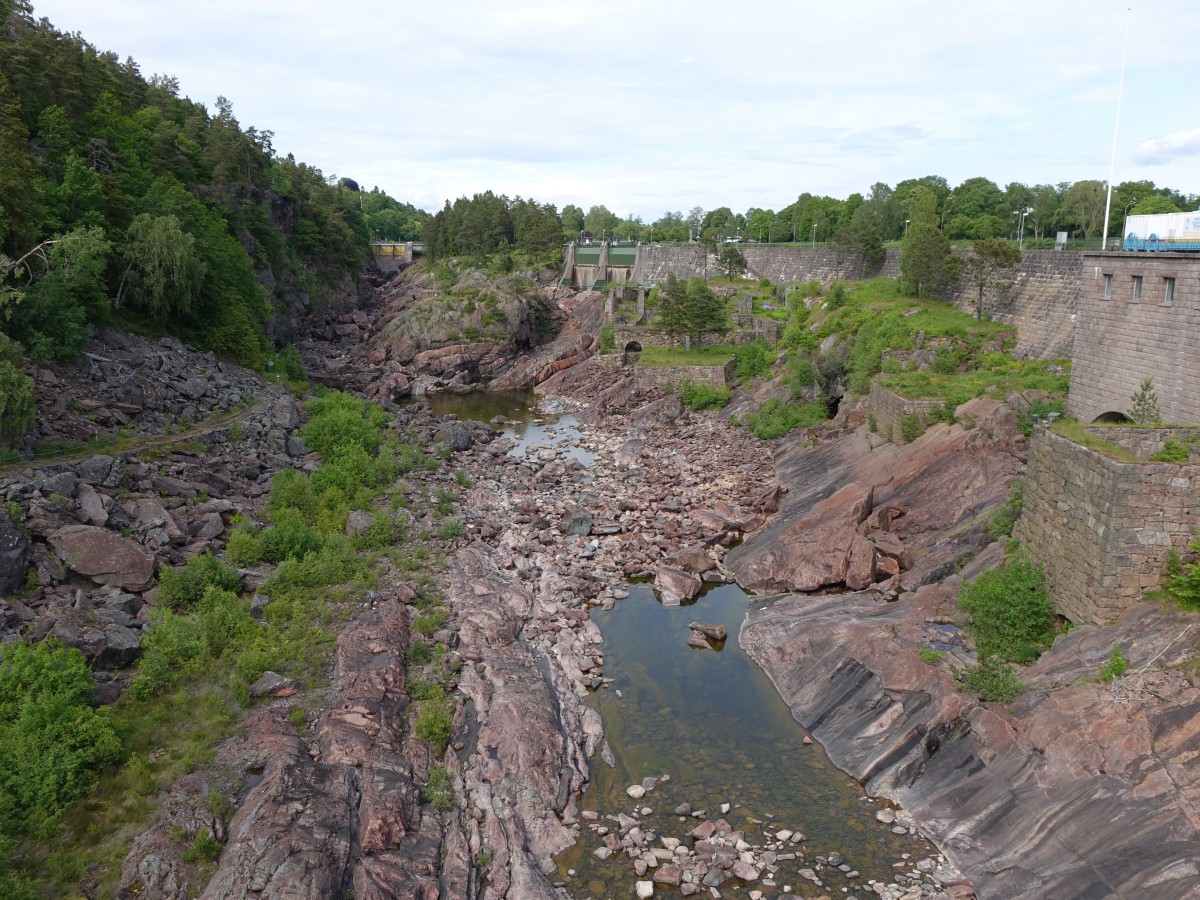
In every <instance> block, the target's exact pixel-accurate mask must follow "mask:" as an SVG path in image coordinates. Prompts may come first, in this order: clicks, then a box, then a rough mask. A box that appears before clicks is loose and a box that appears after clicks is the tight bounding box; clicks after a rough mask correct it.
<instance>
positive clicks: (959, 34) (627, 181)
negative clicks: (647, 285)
mask: <svg viewBox="0 0 1200 900" xmlns="http://www.w3.org/2000/svg"><path fill="white" fill-rule="evenodd" d="M33 2H34V6H35V15H39V16H41V15H45V16H48V17H49V18H50V19H51V20H52V21H53V22H54V23H55V24H56V25H57V26H58V27H59V28H61V29H63V30H69V31H80V32H81V33H82V34H83V35H84V37H85V38H86V39H88V40H89V41H91V42H92V43H94V44H96V45H97V46H98V47H99V48H100V49H102V50H113V51H115V52H116V53H117V54H118V55H119V56H120V57H122V58H124V57H125V56H126V55H131V56H133V57H134V59H136V60H137V61H138V62H139V64H140V65H141V67H142V71H143V72H146V73H151V72H163V73H169V74H174V75H177V76H178V77H179V79H180V82H181V90H182V92H183V93H184V94H186V95H188V96H190V97H192V98H193V99H197V100H201V101H202V102H205V103H207V104H208V105H209V106H210V108H211V106H212V103H213V101H214V100H215V98H216V97H217V95H218V94H221V95H224V96H226V97H228V98H229V99H230V100H231V101H232V102H233V105H234V111H235V114H236V115H237V116H238V119H239V120H240V121H241V122H242V124H243V125H254V126H255V127H257V128H259V129H269V130H271V131H273V132H275V142H274V145H275V148H276V150H277V151H278V152H280V153H288V152H291V153H294V154H295V155H296V157H297V158H298V159H301V160H303V161H305V162H307V163H309V164H310V165H313V166H316V167H317V168H320V169H321V170H322V171H324V172H326V173H327V174H328V173H337V174H339V175H346V176H349V177H353V178H355V179H356V180H358V181H359V182H360V183H362V184H364V185H368V186H372V185H378V186H379V187H381V188H383V189H384V190H387V191H388V192H389V193H391V194H392V195H393V196H395V197H397V198H399V199H402V200H407V201H410V202H413V203H417V204H419V205H421V206H424V207H426V208H437V207H440V206H441V203H442V201H443V200H444V199H446V198H451V199H453V198H454V197H457V196H459V195H461V194H470V193H472V192H475V191H480V190H485V189H491V190H494V191H497V192H500V193H505V194H508V195H510V196H512V195H516V194H520V195H522V196H532V197H535V198H537V199H538V200H541V201H544V202H545V201H548V202H553V203H556V204H558V205H559V206H560V207H561V206H562V205H564V204H566V203H576V204H579V205H583V206H587V205H590V204H592V203H604V204H605V205H607V206H608V207H609V208H610V209H614V210H615V209H622V210H631V211H634V212H635V213H637V214H640V215H642V216H643V217H646V218H654V217H657V216H658V215H660V214H661V213H662V212H663V211H664V210H666V209H683V210H687V209H689V208H691V207H692V206H696V205H700V206H703V207H705V208H712V207H717V206H729V207H731V208H734V209H737V210H744V209H745V208H747V207H748V206H751V205H754V206H765V207H771V208H775V209H778V208H780V207H782V206H785V205H787V204H788V203H790V202H792V201H793V200H794V199H795V198H796V197H797V196H798V195H799V194H800V193H802V192H804V191H809V192H811V193H814V194H831V195H833V196H838V197H845V196H846V195H847V194H849V193H851V192H854V191H861V192H864V193H865V192H866V191H867V190H868V189H869V187H870V185H871V184H873V183H874V182H877V181H885V182H888V183H890V184H895V183H896V182H898V181H900V180H902V179H905V178H912V177H920V176H923V175H928V174H938V175H942V176H944V177H946V178H947V179H948V180H949V181H950V182H951V183H952V184H957V183H959V182H961V181H962V180H964V179H966V178H968V177H972V176H977V175H984V176H985V177H988V178H991V179H993V180H994V181H996V182H998V183H999V184H1001V185H1004V184H1006V183H1007V182H1009V181H1024V182H1027V183H1031V184H1032V183H1040V182H1051V183H1056V182H1059V181H1073V180H1078V179H1081V178H1097V177H1099V178H1103V177H1106V175H1107V170H1108V157H1109V151H1110V148H1111V141H1112V122H1113V113H1114V112H1115V108H1114V104H1115V89H1116V83H1117V77H1118V74H1119V72H1118V70H1119V65H1120V58H1121V57H1120V54H1121V41H1122V38H1123V29H1124V24H1125V5H1124V4H1123V3H1119V2H1117V0H1063V2H1060V3H1055V4H1045V3H1044V2H1043V0H1008V2H1006V3H1004V4H999V3H970V4H967V3H962V2H957V0H924V2H922V3H920V4H897V3H894V2H890V0H857V2H855V3H840V4H809V3H797V2H795V0H755V2H754V3H743V4H741V5H732V6H731V5H730V4H729V3H728V0H655V2H653V3H650V2H646V0H605V2H603V3H600V4H593V3H583V2H577V0H505V2H503V3H496V2H495V0H439V2H438V3H433V4H428V3H411V4H410V3H400V4H386V3H382V4H381V3H377V2H367V0H341V2H339V3H337V4H334V5H330V4H328V3H324V2H316V0H252V2H245V0H206V2H205V3H203V4H196V3H195V2H192V0H188V2H185V0H105V2H104V3H96V2H94V0H33ZM1030 23H1035V24H1036V27H1031V24H1030ZM1189 35H1191V36H1193V37H1194V36H1198V35H1200V4H1197V3H1194V2H1192V0H1160V2H1159V3H1157V4H1156V7H1155V9H1154V11H1153V14H1152V15H1151V14H1149V13H1147V14H1146V15H1143V16H1140V17H1139V15H1138V13H1137V11H1136V10H1135V14H1134V18H1133V20H1132V24H1131V39H1130V57H1129V70H1128V77H1127V80H1126V94H1125V105H1124V109H1123V113H1122V115H1123V123H1122V130H1123V133H1126V134H1130V135H1134V134H1141V135H1145V134H1154V133H1162V132H1171V131H1179V132H1184V129H1187V128H1190V127H1191V126H1192V124H1193V123H1194V122H1195V121H1197V120H1200V107H1198V106H1197V102H1196V100H1195V99H1194V98H1193V96H1192V95H1193V93H1194V92H1193V91H1192V90H1191V88H1190V84H1191V79H1190V68H1191V67H1190V64H1188V63H1187V60H1186V59H1185V58H1184V56H1183V55H1182V54H1179V53H1163V52H1161V48H1162V47H1173V46H1183V45H1184V44H1185V43H1186V39H1187V37H1188V36H1189ZM1080 98H1086V99H1087V102H1081V100H1080ZM1184 133H1185V132H1184ZM1192 134H1193V135H1194V132H1192ZM1160 140H1161V139H1160ZM1148 143H1149V142H1148ZM1143 146H1144V145H1143ZM1119 150H1120V152H1119V155H1118V163H1119V169H1118V179H1119V180H1125V179H1126V178H1129V179H1134V178H1157V179H1160V180H1161V181H1162V182H1163V183H1165V184H1168V185H1170V186H1172V187H1175V188H1178V189H1180V190H1184V191H1189V192H1200V184H1197V183H1196V177H1197V175H1196V172H1195V171H1194V169H1195V167H1194V166H1187V165H1185V164H1184V163H1183V162H1181V161H1180V154H1179V153H1178V152H1176V154H1175V156H1170V155H1169V154H1167V155H1165V156H1163V153H1165V151H1161V149H1160V150H1159V151H1157V152H1159V156H1162V159H1160V158H1159V156H1156V157H1155V158H1154V159H1153V160H1150V159H1149V158H1148V157H1146V156H1145V154H1144V153H1143V152H1142V151H1141V150H1139V151H1138V153H1137V154H1136V155H1135V154H1134V153H1133V150H1134V147H1133V142H1132V141H1130V140H1127V141H1125V142H1124V143H1122V144H1120V146H1119ZM1151 161H1153V162H1155V163H1157V165H1156V167H1155V168H1154V170H1153V171H1152V172H1150V171H1142V170H1139V168H1138V167H1139V166H1145V165H1148V164H1149V163H1150V162H1151Z"/></svg>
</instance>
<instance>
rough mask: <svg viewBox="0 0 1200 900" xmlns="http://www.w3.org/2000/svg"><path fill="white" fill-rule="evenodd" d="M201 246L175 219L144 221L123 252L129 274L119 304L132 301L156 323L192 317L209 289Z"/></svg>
mask: <svg viewBox="0 0 1200 900" xmlns="http://www.w3.org/2000/svg"><path fill="white" fill-rule="evenodd" d="M195 243H196V239H195V238H194V237H193V236H192V235H190V234H187V233H186V232H184V230H183V229H182V228H181V227H180V224H179V219H177V218H176V217H175V216H173V215H166V216H151V215H149V214H148V213H142V214H141V215H139V216H138V217H137V218H136V219H134V220H133V222H132V224H131V225H130V226H129V230H128V231H127V232H126V233H125V245H124V246H123V247H122V248H121V259H122V262H123V264H124V266H125V273H124V275H123V276H122V278H121V285H120V287H119V288H118V290H117V303H118V304H120V303H121V302H122V301H127V302H128V303H129V304H130V305H131V306H132V307H134V308H135V309H138V310H140V311H142V312H144V313H146V315H147V316H149V318H150V319H151V320H153V321H155V322H166V321H167V320H168V319H169V318H170V317H171V316H174V315H182V314H185V313H187V312H189V311H190V310H191V308H192V304H193V303H194V302H195V301H196V298H197V297H198V296H199V294H200V288H201V287H202V285H203V283H204V263H203V262H202V261H201V260H200V257H199V256H198V255H197V254H196V251H195Z"/></svg>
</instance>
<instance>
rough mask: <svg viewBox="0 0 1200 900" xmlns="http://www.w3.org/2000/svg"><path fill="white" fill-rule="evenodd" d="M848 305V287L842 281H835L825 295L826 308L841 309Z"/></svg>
mask: <svg viewBox="0 0 1200 900" xmlns="http://www.w3.org/2000/svg"><path fill="white" fill-rule="evenodd" d="M845 305H846V288H845V286H844V285H842V284H841V282H836V281H835V282H834V283H833V284H832V285H831V286H830V288H829V291H828V293H826V295H825V307H826V309H841V308H842V307H843V306H845Z"/></svg>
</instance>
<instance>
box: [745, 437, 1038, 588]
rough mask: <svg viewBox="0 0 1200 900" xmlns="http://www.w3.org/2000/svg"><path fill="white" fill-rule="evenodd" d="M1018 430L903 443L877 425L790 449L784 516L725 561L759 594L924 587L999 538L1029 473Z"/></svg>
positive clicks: (783, 469) (782, 460) (782, 471)
mask: <svg viewBox="0 0 1200 900" xmlns="http://www.w3.org/2000/svg"><path fill="white" fill-rule="evenodd" d="M1021 441H1023V438H1021V435H1020V432H1018V431H1016V430H1015V421H1014V422H1013V425H1012V428H1011V430H1008V431H1001V430H994V429H993V430H992V431H991V436H990V437H989V436H988V432H987V431H986V430H984V429H983V428H982V426H981V427H979V428H976V429H974V430H972V431H967V430H966V429H964V428H963V427H962V426H959V425H951V426H947V425H935V426H933V427H932V428H931V429H930V430H929V431H927V432H926V433H925V434H924V435H923V436H922V437H921V438H920V439H919V440H917V441H914V442H913V443H911V444H906V445H904V446H903V447H898V446H896V445H894V444H889V443H883V442H881V441H880V440H879V439H878V437H877V436H875V435H871V434H869V433H868V432H867V430H866V429H865V428H860V429H859V430H858V431H857V432H855V433H854V434H851V435H848V436H846V437H844V438H841V439H839V440H837V441H833V442H831V443H829V444H825V445H823V446H820V447H816V448H811V449H809V448H803V447H797V448H793V449H787V450H785V451H784V452H783V453H782V454H781V455H780V457H779V458H778V459H777V463H776V465H777V471H778V473H779V480H780V483H781V484H782V485H784V486H785V487H786V488H788V493H786V494H784V495H783V496H782V497H781V498H779V499H778V509H779V511H778V513H777V514H776V515H774V516H772V518H771V520H770V521H769V523H768V524H767V525H766V526H765V527H764V528H762V529H761V530H760V531H759V532H757V533H756V534H755V535H754V537H753V538H752V539H751V540H748V541H746V542H745V543H744V544H743V545H742V546H740V547H736V548H734V549H733V550H731V551H730V552H729V555H728V556H727V557H726V561H725V564H726V566H727V567H728V568H729V569H730V571H732V572H733V573H734V574H735V575H736V576H737V579H738V581H739V583H740V584H742V585H743V586H745V587H748V588H752V589H754V590H757V591H805V592H811V591H817V590H823V589H830V588H838V587H841V588H843V589H851V590H855V589H858V590H862V589H864V588H867V587H869V586H871V585H873V584H879V585H880V587H881V589H883V590H888V589H894V588H896V587H903V588H904V589H906V590H912V589H913V588H915V587H918V586H920V585H921V584H924V583H926V582H927V581H931V580H936V579H937V578H940V577H943V576H945V575H946V574H948V573H949V572H951V571H953V569H954V566H955V565H956V564H957V563H958V562H959V561H960V560H962V559H963V558H966V557H969V556H972V555H974V554H975V553H976V552H978V551H979V550H980V549H981V548H982V547H984V546H986V544H987V543H989V542H990V540H991V537H990V534H988V532H987V530H986V529H987V525H988V524H989V522H990V519H991V515H992V514H993V513H994V511H995V509H996V508H997V506H998V505H999V504H1000V503H1001V502H1003V501H1004V500H1007V498H1008V496H1009V494H1010V492H1011V487H1010V484H1009V482H1010V481H1011V479H1013V478H1014V477H1016V476H1018V475H1019V474H1020V473H1021V472H1022V471H1023V466H1022V463H1021V461H1020V458H1019V456H1017V455H1014V453H1013V452H1011V449H1010V448H1011V446H1012V445H1014V444H1018V443H1020V442H1021Z"/></svg>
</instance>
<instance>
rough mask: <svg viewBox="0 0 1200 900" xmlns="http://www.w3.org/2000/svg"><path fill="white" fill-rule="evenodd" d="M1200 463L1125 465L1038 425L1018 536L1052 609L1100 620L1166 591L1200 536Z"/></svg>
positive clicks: (1081, 618) (1076, 619) (1086, 619)
mask: <svg viewBox="0 0 1200 900" xmlns="http://www.w3.org/2000/svg"><path fill="white" fill-rule="evenodd" d="M1197 496H1200V465H1195V464H1191V463H1188V464H1177V463H1145V462H1136V463H1122V462H1117V461H1116V460H1113V459H1110V458H1108V457H1106V456H1104V455H1102V454H1100V453H1097V452H1096V451H1094V450H1089V449H1087V448H1086V447H1082V446H1080V445H1079V444H1075V443H1073V442H1072V441H1069V440H1067V439H1066V438H1064V437H1060V436H1058V435H1056V434H1053V433H1052V432H1051V431H1050V430H1049V429H1048V428H1045V427H1041V428H1035V429H1034V433H1033V441H1032V445H1031V449H1030V459H1029V472H1028V475H1027V476H1026V481H1025V498H1024V507H1023V510H1022V513H1021V516H1020V518H1018V520H1017V524H1016V529H1015V531H1014V534H1015V536H1016V537H1017V538H1018V539H1019V540H1020V541H1021V544H1022V545H1023V546H1024V547H1025V549H1026V550H1027V551H1028V552H1029V554H1030V555H1031V556H1032V557H1033V559H1035V560H1036V561H1038V562H1040V563H1042V564H1043V565H1044V566H1045V568H1046V587H1047V589H1048V591H1049V593H1050V596H1051V597H1053V598H1054V604H1055V608H1056V609H1057V610H1058V611H1059V612H1061V613H1062V614H1063V615H1065V616H1066V617H1067V618H1069V619H1070V620H1071V621H1073V622H1092V623H1097V624H1099V623H1105V622H1111V621H1112V620H1114V619H1116V618H1117V616H1118V615H1120V613H1121V612H1123V611H1124V610H1125V609H1127V608H1129V607H1130V606H1132V605H1133V604H1135V603H1137V602H1139V601H1140V600H1141V599H1142V598H1143V597H1144V596H1145V593H1146V591H1148V590H1153V589H1155V588H1158V587H1160V586H1161V585H1162V581H1163V576H1164V573H1165V570H1166V565H1167V556H1168V553H1169V552H1170V550H1171V548H1172V547H1173V548H1175V549H1176V550H1177V551H1183V550H1184V549H1185V548H1186V546H1187V544H1188V542H1189V541H1190V540H1191V539H1192V537H1193V536H1194V535H1195V534H1196V533H1197V531H1198V530H1200V504H1198V503H1197V502H1196V497H1197Z"/></svg>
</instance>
